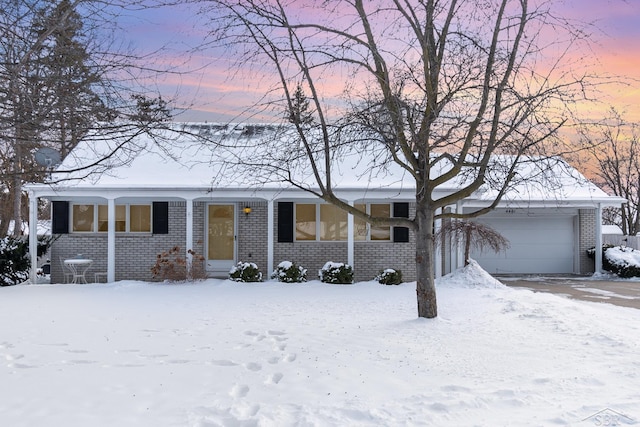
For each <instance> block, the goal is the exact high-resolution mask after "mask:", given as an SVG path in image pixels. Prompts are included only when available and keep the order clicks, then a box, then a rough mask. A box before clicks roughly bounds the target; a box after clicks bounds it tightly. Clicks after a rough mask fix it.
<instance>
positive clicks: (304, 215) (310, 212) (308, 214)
mask: <svg viewBox="0 0 640 427" xmlns="http://www.w3.org/2000/svg"><path fill="white" fill-rule="evenodd" d="M296 240H316V205H315V204H296Z"/></svg>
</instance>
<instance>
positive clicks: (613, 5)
mask: <svg viewBox="0 0 640 427" xmlns="http://www.w3.org/2000/svg"><path fill="white" fill-rule="evenodd" d="M553 1H554V2H555V1H558V0H553ZM558 3H559V8H558V9H557V10H558V12H559V13H560V14H562V15H563V16H565V17H568V18H572V19H576V20H580V21H586V22H595V24H596V25H597V28H596V27H594V29H593V32H594V39H593V40H594V41H595V43H594V44H593V54H592V55H593V58H587V60H588V62H589V63H590V64H593V70H596V71H597V72H598V73H602V74H608V75H615V76H621V77H624V78H626V79H629V81H631V84H630V85H627V86H621V85H617V86H615V87H610V88H607V89H606V91H605V93H603V94H602V98H603V99H602V101H603V103H604V104H605V105H613V106H615V107H616V108H618V109H619V110H621V111H625V112H626V116H627V117H628V118H629V119H632V120H636V121H640V7H638V4H637V3H638V0H564V1H558ZM126 21H127V22H131V23H132V24H129V23H127V22H125V24H123V25H125V29H126V30H127V36H128V37H130V39H131V41H132V43H133V44H134V46H136V47H137V49H139V50H141V51H149V50H153V49H157V48H160V47H164V48H165V51H164V52H165V53H164V54H163V55H162V57H161V58H160V59H159V61H160V62H161V63H162V64H167V63H171V64H180V65H179V68H180V69H187V68H191V69H194V70H196V71H193V72H192V73H188V74H183V75H180V76H178V75H168V76H166V77H165V78H163V80H162V81H159V82H158V84H157V87H158V88H159V90H161V91H162V92H163V94H164V96H165V97H167V98H176V99H177V100H179V101H178V102H179V104H180V105H181V106H183V107H190V106H191V107H190V108H189V110H190V111H188V112H186V113H185V114H183V115H182V116H180V117H179V118H178V119H179V120H196V121H203V120H208V121H227V120H234V119H235V120H239V119H243V117H238V116H239V115H241V114H242V112H243V111H244V107H246V106H249V105H250V104H252V102H253V100H255V99H258V98H259V97H260V96H261V95H262V94H263V93H264V91H265V89H266V87H267V86H268V85H266V84H265V83H264V82H261V81H259V80H247V79H234V78H230V77H229V67H230V66H231V65H232V62H231V61H232V60H233V59H232V58H228V57H224V56H222V55H221V54H218V55H216V54H215V53H214V52H212V51H208V52H206V51H205V52H201V53H198V54H197V55H193V56H188V55H187V54H185V52H186V51H187V50H188V49H191V48H195V47H197V46H199V45H200V44H201V41H202V39H203V36H204V33H203V30H202V28H203V27H202V26H201V23H198V22H197V18H195V17H194V14H193V13H191V12H189V10H188V9H187V7H186V6H181V7H175V8H172V9H164V10H158V11H153V12H149V11H147V12H145V13H144V15H142V14H140V15H136V16H135V17H132V18H131V19H128V20H126ZM201 64H210V65H208V66H207V67H206V68H204V69H200V70H197V69H198V68H200V66H201ZM634 80H635V81H634ZM603 109H606V107H605V106H604V105H603Z"/></svg>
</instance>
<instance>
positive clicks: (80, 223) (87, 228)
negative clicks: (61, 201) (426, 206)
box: [72, 205, 94, 233]
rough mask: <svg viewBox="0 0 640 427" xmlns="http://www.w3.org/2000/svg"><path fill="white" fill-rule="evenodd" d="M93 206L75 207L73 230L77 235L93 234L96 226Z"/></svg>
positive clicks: (73, 211) (73, 210)
mask: <svg viewBox="0 0 640 427" xmlns="http://www.w3.org/2000/svg"><path fill="white" fill-rule="evenodd" d="M93 211H94V209H93V205H73V209H72V214H73V220H72V224H73V228H72V230H73V231H74V232H76V233H87V232H92V231H94V230H93V225H94V218H93Z"/></svg>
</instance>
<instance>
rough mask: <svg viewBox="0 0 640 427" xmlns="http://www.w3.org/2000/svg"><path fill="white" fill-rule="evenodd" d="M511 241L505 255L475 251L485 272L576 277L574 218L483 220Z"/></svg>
mask: <svg viewBox="0 0 640 427" xmlns="http://www.w3.org/2000/svg"><path fill="white" fill-rule="evenodd" d="M478 222H482V223H485V224H487V225H489V226H490V227H492V228H493V229H495V230H497V231H498V232H500V234H502V235H503V236H504V237H505V238H507V239H508V240H509V243H510V247H509V249H507V250H506V251H503V252H501V253H499V254H495V253H493V252H491V251H490V250H485V251H484V252H482V253H480V252H478V251H472V253H471V257H472V258H473V259H475V260H476V261H477V262H478V263H479V264H480V265H481V266H482V267H483V268H484V269H485V270H486V271H488V272H490V273H497V274H529V273H530V274H541V273H573V271H574V267H573V264H574V241H575V237H574V229H573V217H570V216H563V217H537V218H530V217H528V218H481V219H479V220H478Z"/></svg>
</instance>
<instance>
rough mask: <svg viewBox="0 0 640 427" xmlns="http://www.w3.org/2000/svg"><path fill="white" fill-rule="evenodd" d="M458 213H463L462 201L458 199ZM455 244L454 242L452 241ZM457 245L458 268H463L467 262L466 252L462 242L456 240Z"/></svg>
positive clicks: (456, 264)
mask: <svg viewBox="0 0 640 427" xmlns="http://www.w3.org/2000/svg"><path fill="white" fill-rule="evenodd" d="M456 213H462V201H458V202H457V203H456ZM452 245H453V243H452ZM455 247H456V249H455V250H456V263H455V266H456V269H458V268H462V267H464V263H465V259H464V252H463V251H462V245H460V243H458V242H456V243H455Z"/></svg>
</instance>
